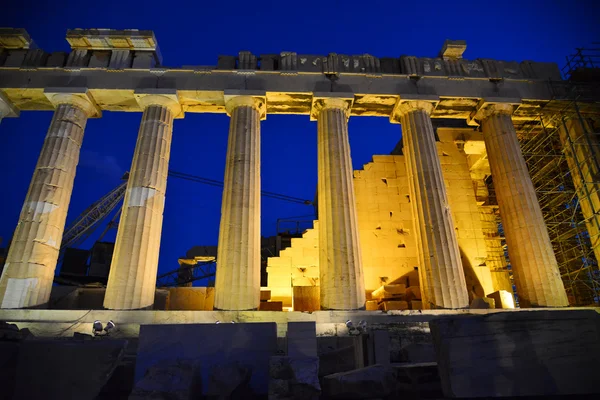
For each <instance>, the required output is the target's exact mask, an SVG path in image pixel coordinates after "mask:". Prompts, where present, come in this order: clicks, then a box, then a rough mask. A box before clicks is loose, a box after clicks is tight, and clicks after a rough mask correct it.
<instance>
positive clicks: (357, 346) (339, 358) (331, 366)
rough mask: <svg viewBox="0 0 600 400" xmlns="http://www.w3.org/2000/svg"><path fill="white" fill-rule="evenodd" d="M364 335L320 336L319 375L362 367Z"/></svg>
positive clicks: (318, 342) (363, 361)
mask: <svg viewBox="0 0 600 400" xmlns="http://www.w3.org/2000/svg"><path fill="white" fill-rule="evenodd" d="M364 338H365V337H364V336H330V337H319V338H318V341H317V345H318V349H319V376H325V375H331V374H335V373H337V372H345V371H350V370H353V369H357V368H362V367H364V365H365V360H364V346H363V342H364Z"/></svg>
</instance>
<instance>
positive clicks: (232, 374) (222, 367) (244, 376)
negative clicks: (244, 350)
mask: <svg viewBox="0 0 600 400" xmlns="http://www.w3.org/2000/svg"><path fill="white" fill-rule="evenodd" d="M251 377H252V368H250V367H248V366H246V365H243V364H240V363H237V362H232V363H227V364H218V365H215V366H214V367H213V368H211V371H210V377H209V379H208V389H207V391H206V395H207V397H208V398H209V399H212V398H214V399H244V398H250V397H252V396H251V392H252V390H251V389H250V387H249V383H250V378H251Z"/></svg>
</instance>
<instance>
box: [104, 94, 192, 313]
mask: <svg viewBox="0 0 600 400" xmlns="http://www.w3.org/2000/svg"><path fill="white" fill-rule="evenodd" d="M138 102H139V104H140V106H141V107H142V108H143V110H144V114H143V115H142V122H141V123H140V129H139V132H138V139H137V144H136V146H135V153H134V156H133V161H132V162H131V172H130V174H129V179H128V181H127V189H126V192H125V199H124V201H123V211H122V214H121V219H120V221H119V229H118V230H117V239H116V242H115V250H114V253H113V257H112V263H111V267H110V273H109V275H108V284H107V286H106V296H105V297H104V307H106V308H109V309H113V310H129V309H140V308H146V307H151V306H152V305H153V304H154V297H155V294H156V272H157V270H158V253H159V249H160V238H161V232H162V222H163V212H164V209H165V192H166V189H167V174H168V169H169V159H170V155H171V140H172V137H173V119H174V118H176V117H178V116H180V114H181V107H180V106H179V102H178V100H177V98H176V95H171V94H169V95H166V94H150V95H144V94H138ZM163 309H164V308H163Z"/></svg>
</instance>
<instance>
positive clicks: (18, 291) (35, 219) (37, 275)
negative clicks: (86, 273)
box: [0, 94, 95, 308]
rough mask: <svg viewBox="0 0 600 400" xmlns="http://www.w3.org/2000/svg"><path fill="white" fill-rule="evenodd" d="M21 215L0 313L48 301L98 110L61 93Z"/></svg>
mask: <svg viewBox="0 0 600 400" xmlns="http://www.w3.org/2000/svg"><path fill="white" fill-rule="evenodd" d="M54 99H55V100H56V102H57V108H56V111H55V112H54V116H53V118H52V122H51V124H50V128H49V129H48V133H47V135H46V139H45V141H44V145H43V147H42V151H41V154H40V157H39V159H38V162H37V165H36V167H35V171H34V173H33V177H32V179H31V183H30V185H29V191H28V192H27V196H26V197H25V202H24V204H23V208H22V210H21V215H20V216H19V222H18V224H17V228H16V229H15V232H14V236H13V240H12V243H11V246H10V250H9V252H8V255H7V258H6V263H5V265H4V272H3V273H2V278H1V279H0V304H1V307H2V308H24V307H35V306H39V305H42V304H45V303H47V302H48V300H49V299H50V291H51V289H52V282H53V279H54V271H55V269H56V263H57V261H58V252H59V250H60V245H61V241H62V236H63V231H64V228H65V220H66V218H67V210H68V208H69V202H70V201H71V193H72V192H73V181H74V180H75V170H76V167H77V164H78V162H79V152H80V149H81V143H82V141H83V133H84V129H85V125H86V123H87V119H88V117H89V116H91V115H92V114H93V113H94V112H95V110H94V107H93V106H92V105H91V103H89V102H87V101H86V100H83V99H81V98H75V97H72V96H70V95H67V94H61V95H59V96H56V97H55V98H54Z"/></svg>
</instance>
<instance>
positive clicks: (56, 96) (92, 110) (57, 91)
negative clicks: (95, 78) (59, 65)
mask: <svg viewBox="0 0 600 400" xmlns="http://www.w3.org/2000/svg"><path fill="white" fill-rule="evenodd" d="M44 95H45V96H46V98H47V99H48V100H49V101H50V103H52V105H53V106H54V107H58V106H59V105H61V104H69V105H72V106H74V107H77V108H80V109H81V110H83V112H85V113H86V115H87V116H88V118H100V117H101V116H102V111H101V110H100V107H98V104H96V101H95V100H94V98H93V97H92V95H91V94H90V92H89V90H88V89H87V88H46V89H44Z"/></svg>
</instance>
